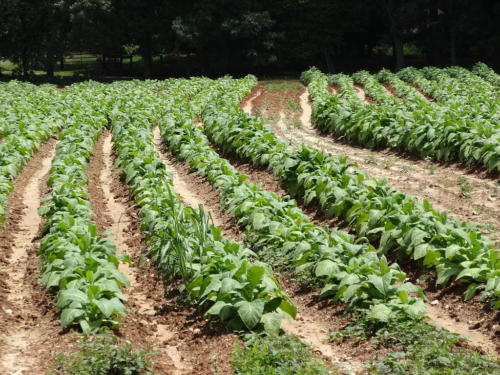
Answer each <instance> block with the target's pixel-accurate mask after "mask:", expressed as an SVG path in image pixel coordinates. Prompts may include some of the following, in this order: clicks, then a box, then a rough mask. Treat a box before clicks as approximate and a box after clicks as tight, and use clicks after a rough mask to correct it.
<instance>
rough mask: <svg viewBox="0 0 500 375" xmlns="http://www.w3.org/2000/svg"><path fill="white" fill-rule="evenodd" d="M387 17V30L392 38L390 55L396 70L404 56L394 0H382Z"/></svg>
mask: <svg viewBox="0 0 500 375" xmlns="http://www.w3.org/2000/svg"><path fill="white" fill-rule="evenodd" d="M383 4H384V8H385V11H386V13H387V17H388V18H389V30H390V33H391V39H392V56H393V58H394V64H395V68H396V70H401V69H402V68H404V65H405V57H404V52H403V38H402V36H401V32H400V31H399V26H398V20H397V19H396V16H395V14H394V12H395V9H394V8H395V6H394V0H384V1H383Z"/></svg>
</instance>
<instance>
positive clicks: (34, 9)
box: [0, 0, 500, 76]
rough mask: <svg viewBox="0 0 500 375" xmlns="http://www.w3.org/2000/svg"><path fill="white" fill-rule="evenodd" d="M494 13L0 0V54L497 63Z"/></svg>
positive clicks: (463, 0)
mask: <svg viewBox="0 0 500 375" xmlns="http://www.w3.org/2000/svg"><path fill="white" fill-rule="evenodd" d="M498 19H500V3H499V2H498V1H494V0H477V1H468V0H413V1H404V0H375V1H373V0H358V1H351V0H267V1H266V0H238V1H234V0H211V1H207V0H193V1H177V0H44V1H42V0H2V2H1V3H0V59H5V60H10V61H12V62H13V63H15V64H17V66H18V69H19V71H20V73H23V74H25V75H27V74H29V73H30V72H31V71H33V70H35V69H38V70H44V71H45V72H47V74H48V75H51V74H52V73H53V72H54V67H55V66H56V65H57V64H58V63H60V64H61V65H62V64H63V63H64V56H66V55H68V54H71V53H73V52H75V51H80V52H82V51H84V52H85V53H89V54H93V55H96V56H99V61H100V63H101V73H103V74H104V73H108V74H109V73H113V72H112V71H113V70H120V69H121V70H123V71H127V65H126V64H122V60H123V59H126V58H127V57H128V58H130V62H131V63H132V56H133V55H138V56H141V58H142V59H141V61H142V64H141V71H136V72H131V71H127V72H128V73H134V74H142V75H144V76H151V75H155V74H168V73H174V74H179V75H187V74H206V75H212V74H221V73H233V74H234V73H236V74H238V73H243V72H259V73H268V74H275V73H276V72H296V71H300V70H303V69H305V68H307V67H308V66H311V65H318V66H320V67H322V68H323V69H325V70H329V71H338V70H355V69H360V68H372V67H373V68H380V67H389V68H395V69H399V68H402V67H403V66H405V65H408V64H412V65H419V64H421V65H429V64H433V65H444V64H448V65H449V64H457V63H463V64H469V63H471V62H473V61H476V60H481V61H485V62H486V63H488V64H491V65H492V66H496V65H497V64H498V62H499V61H500V51H499V48H498V46H499V45H500V23H499V22H498ZM114 59H119V62H120V64H121V65H119V67H117V66H116V65H113V66H110V64H108V63H109V61H113V60H114ZM175 62H178V64H177V65H176V64H175ZM130 66H131V64H130ZM110 71H111V72H110Z"/></svg>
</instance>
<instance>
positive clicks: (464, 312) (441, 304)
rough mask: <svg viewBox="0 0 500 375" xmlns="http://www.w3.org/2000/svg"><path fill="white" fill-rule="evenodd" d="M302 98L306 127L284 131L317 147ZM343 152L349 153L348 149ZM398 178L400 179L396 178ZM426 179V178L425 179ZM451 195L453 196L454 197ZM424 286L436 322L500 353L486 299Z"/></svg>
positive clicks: (274, 186)
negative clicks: (463, 296)
mask: <svg viewBox="0 0 500 375" xmlns="http://www.w3.org/2000/svg"><path fill="white" fill-rule="evenodd" d="M300 102H301V106H302V115H301V122H302V128H301V129H293V130H290V129H289V131H288V132H284V133H282V134H287V139H288V140H300V141H302V142H304V143H306V144H310V145H312V146H315V147H317V145H316V144H315V143H314V141H315V140H316V139H317V138H319V137H321V136H318V135H315V130H314V129H313V128H312V126H311V124H310V118H311V117H310V116H311V105H310V103H309V100H308V93H307V91H304V92H303V93H302V94H301V95H300ZM251 110H252V109H249V111H248V112H251ZM280 117H283V115H281V116H280ZM281 123H282V122H280V121H279V122H278V123H276V124H274V126H276V127H278V126H280V124H281ZM327 143H328V144H335V143H334V141H330V140H327ZM335 146H336V144H335ZM342 146H343V147H345V148H344V150H346V149H348V148H349V146H347V147H346V146H345V145H342ZM350 148H352V147H350ZM324 149H325V150H326V151H329V152H331V151H330V149H329V148H327V147H325V148H324ZM343 154H346V153H345V152H344V153H343ZM348 155H349V154H348ZM231 162H232V164H233V165H234V166H235V167H236V168H237V169H238V170H239V171H240V172H241V173H245V174H248V175H249V176H250V181H251V182H254V183H260V184H261V186H263V187H264V188H265V189H267V190H271V191H274V192H275V193H277V194H281V195H284V194H286V192H285V191H284V190H283V189H282V188H281V187H280V184H279V181H278V179H277V178H276V177H275V176H273V175H272V174H271V173H270V172H268V171H265V170H260V169H259V170H257V169H255V168H254V167H252V166H251V165H249V164H247V163H241V162H238V161H233V160H232V161H231ZM365 169H367V170H368V171H369V173H370V174H372V175H373V173H372V170H371V168H370V167H368V168H365ZM443 169H444V168H443ZM443 173H444V171H443ZM389 176H390V175H389ZM380 177H387V178H388V176H380ZM412 177H413V176H412ZM436 177H442V176H436ZM420 178H423V177H420ZM414 180H419V178H418V177H414ZM395 181H398V180H397V179H396V180H395ZM420 181H422V180H420ZM423 181H425V179H424V180H423ZM393 186H394V185H393ZM395 187H398V186H395ZM399 188H401V187H399ZM402 190H406V189H402ZM415 195H417V194H415ZM433 196H434V195H432V196H431V197H433ZM449 199H450V200H451V199H452V198H449ZM476 201H478V200H476ZM431 202H432V200H431ZM433 203H434V202H433ZM450 203H451V202H450ZM301 208H302V209H303V211H304V212H305V213H306V214H308V216H309V217H310V219H311V220H312V221H313V222H314V223H315V224H316V225H327V226H330V227H333V226H336V225H337V224H338V221H336V220H335V219H333V220H332V219H330V220H325V219H324V218H322V217H321V215H320V214H319V213H317V210H315V209H314V208H312V207H304V206H303V205H301ZM464 209H467V208H464ZM497 211H498V208H497ZM491 219H493V218H491ZM495 220H496V225H497V227H500V225H499V220H500V214H499V216H498V217H496V218H495ZM416 277H417V276H414V277H412V278H413V279H416ZM422 287H423V288H425V289H426V293H427V295H428V297H429V299H430V301H433V302H432V304H428V308H429V315H430V317H431V319H432V320H433V321H434V322H435V323H438V324H439V325H441V326H443V327H445V328H447V329H448V330H449V331H451V332H454V333H458V334H461V335H464V336H467V337H469V338H470V342H471V344H473V345H474V346H476V347H478V348H480V349H482V350H483V351H485V352H487V353H490V354H495V353H500V337H499V335H498V334H497V330H498V329H499V328H500V327H499V326H498V322H499V321H500V314H498V313H492V312H491V311H488V309H487V308H486V307H485V305H484V303H482V302H480V301H478V298H475V299H473V300H470V301H468V302H463V299H462V291H458V290H453V288H448V289H447V290H442V291H439V292H438V291H437V290H435V288H434V286H432V285H426V284H425V285H422Z"/></svg>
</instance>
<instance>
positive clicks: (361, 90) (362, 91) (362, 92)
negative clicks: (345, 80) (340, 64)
mask: <svg viewBox="0 0 500 375" xmlns="http://www.w3.org/2000/svg"><path fill="white" fill-rule="evenodd" d="M354 89H355V90H356V95H357V96H358V98H360V99H361V100H362V101H363V102H364V103H366V104H376V103H375V101H374V100H373V99H371V98H369V97H367V96H366V93H365V89H364V87H363V86H361V85H354Z"/></svg>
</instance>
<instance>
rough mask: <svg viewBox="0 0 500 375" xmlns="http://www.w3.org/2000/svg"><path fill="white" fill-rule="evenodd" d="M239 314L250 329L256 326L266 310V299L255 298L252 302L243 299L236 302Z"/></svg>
mask: <svg viewBox="0 0 500 375" xmlns="http://www.w3.org/2000/svg"><path fill="white" fill-rule="evenodd" d="M236 307H237V309H238V316H239V317H240V318H241V320H242V322H243V323H244V324H245V326H246V327H247V328H248V329H252V328H254V327H255V326H256V325H257V324H258V323H259V322H260V319H261V317H262V313H263V312H264V301H262V300H255V301H252V302H248V301H241V302H238V303H237V304H236Z"/></svg>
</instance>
